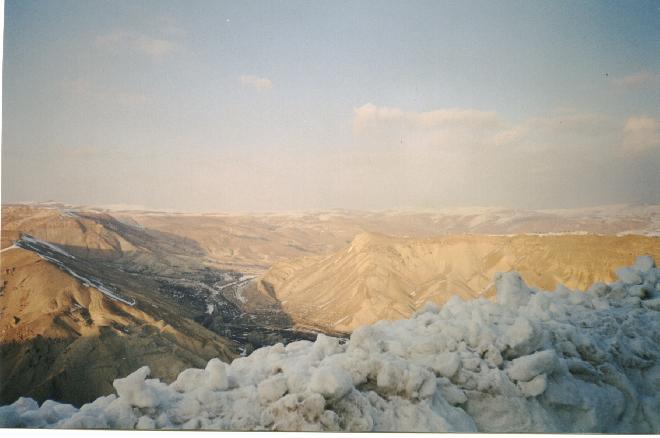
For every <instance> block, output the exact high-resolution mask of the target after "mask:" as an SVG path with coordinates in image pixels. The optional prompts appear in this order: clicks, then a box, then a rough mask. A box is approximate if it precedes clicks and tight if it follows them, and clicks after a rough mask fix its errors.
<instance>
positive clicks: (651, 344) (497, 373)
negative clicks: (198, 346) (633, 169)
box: [0, 257, 660, 433]
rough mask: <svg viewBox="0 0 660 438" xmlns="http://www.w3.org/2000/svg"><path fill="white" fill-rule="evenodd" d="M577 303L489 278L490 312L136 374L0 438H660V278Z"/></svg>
mask: <svg viewBox="0 0 660 438" xmlns="http://www.w3.org/2000/svg"><path fill="white" fill-rule="evenodd" d="M618 274H619V281H617V282H615V283H613V284H610V285H605V284H602V283H599V284H595V285H593V286H592V287H591V288H590V289H589V291H587V292H586V293H581V292H571V291H569V290H567V289H565V288H561V287H560V288H558V290H557V291H555V292H554V293H548V292H538V291H535V290H530V289H529V288H528V287H527V286H526V285H525V284H524V282H523V281H522V280H521V278H520V276H519V275H518V274H516V273H506V274H498V275H497V277H496V285H497V302H496V303H493V302H490V301H487V300H484V299H478V300H474V301H469V302H463V301H461V300H460V299H458V298H456V297H455V298H453V299H452V300H450V301H449V302H448V303H446V304H445V305H444V306H442V307H441V308H438V307H436V306H434V305H429V306H427V307H426V308H425V309H424V310H422V311H420V312H418V313H417V314H415V315H414V316H413V317H412V318H411V319H408V320H401V321H393V322H389V321H382V322H379V323H377V324H375V325H373V326H365V327H361V328H359V329H357V330H356V331H355V332H354V333H353V334H352V336H351V338H350V340H349V341H345V342H344V341H342V340H340V339H335V338H331V337H327V336H323V335H319V336H318V339H317V340H316V342H308V341H298V342H293V343H291V344H289V345H287V346H286V347H285V346H283V345H282V344H277V345H275V346H272V347H266V348H262V349H259V350H257V351H255V352H253V353H252V354H251V355H250V356H248V357H245V358H239V359H236V360H234V362H233V363H232V364H231V365H227V364H224V363H222V362H220V361H219V360H218V359H213V360H211V361H210V362H209V363H208V365H207V366H206V369H203V370H202V369H188V370H185V371H183V372H182V373H181V374H180V375H179V377H178V378H177V380H176V381H175V382H173V383H172V384H170V385H168V384H165V383H163V382H161V381H159V380H157V379H149V378H148V376H149V368H147V367H143V368H140V369H139V370H137V371H135V372H134V373H133V374H131V375H129V376H128V377H126V378H123V379H117V380H115V381H114V387H115V389H116V392H117V394H116V395H114V394H113V395H109V396H107V397H101V398H99V399H97V400H96V401H94V402H92V403H89V404H86V405H84V406H83V407H82V408H80V409H77V408H75V407H73V406H71V405H65V404H59V403H56V402H53V401H46V402H45V403H43V405H41V407H39V406H38V404H37V403H36V402H35V401H34V400H32V399H28V398H21V399H19V400H18V401H16V402H15V403H14V404H12V405H9V406H4V407H1V408H0V425H2V426H9V427H60V428H121V429H123V428H127V429H128V428H145V429H157V428H191V429H192V428H203V429H231V430H263V429H267V430H269V429H271V430H308V431H314V430H351V431H370V430H379V431H487V432H613V433H624V432H628V433H633V432H642V433H658V432H660V364H659V363H658V358H659V357H660V269H656V268H655V264H654V262H653V260H652V259H651V258H650V257H640V258H638V259H637V261H636V263H635V265H634V266H632V267H630V268H623V269H620V270H619V272H618Z"/></svg>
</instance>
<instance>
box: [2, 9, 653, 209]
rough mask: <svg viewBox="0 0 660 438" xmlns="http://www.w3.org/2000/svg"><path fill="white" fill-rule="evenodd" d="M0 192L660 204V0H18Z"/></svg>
mask: <svg viewBox="0 0 660 438" xmlns="http://www.w3.org/2000/svg"><path fill="white" fill-rule="evenodd" d="M4 19H5V25H4V26H5V27H4V52H3V84H2V93H3V95H2V103H3V113H2V202H3V203H11V202H23V201H49V200H54V201H60V202H65V203H72V204H86V205H90V204H93V205H108V204H130V205H139V206H145V207H148V208H154V209H167V210H179V211H274V210H311V209H331V208H344V209H361V210H378V209H395V208H424V209H428V208H442V207H453V206H502V207H512V208H571V207H586V206H594V205H604V204H615V203H658V202H660V171H659V170H658V169H660V0H655V1H644V0H636V1H605V0H598V1H572V0H571V1H561V0H557V1H526V0H525V1H523V0H521V1H440V0H433V1H416V0H406V1H384V0H377V1H341V0H340V1H332V2H331V1H274V0H273V1H261V0H260V1H240V2H235V1H231V2H230V1H216V0H213V1H195V0H187V1H167V0H157V1H140V0H131V1H119V0H113V1H101V0H81V1H78V0H50V1H43V0H42V1H33V0H20V1H16V0H6V1H5V17H4Z"/></svg>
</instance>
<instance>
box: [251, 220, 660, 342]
mask: <svg viewBox="0 0 660 438" xmlns="http://www.w3.org/2000/svg"><path fill="white" fill-rule="evenodd" d="M636 254H647V255H652V256H654V257H656V258H660V239H659V238H657V237H646V236H634V235H627V236H599V235H517V236H487V235H455V236H442V237H435V238H428V239H415V238H401V237H391V236H386V235H382V234H377V233H362V234H359V235H358V236H356V237H355V239H354V240H353V242H352V243H351V244H350V245H349V246H348V247H346V248H344V249H342V250H340V251H338V252H335V253H334V254H331V255H328V256H315V257H305V258H300V259H297V260H292V261H288V262H281V263H278V264H275V265H274V266H273V267H272V268H271V269H270V270H269V271H268V272H267V273H266V274H265V275H263V277H261V278H260V279H259V281H258V283H257V285H256V286H255V287H256V288H257V289H258V290H260V291H261V292H262V293H263V294H268V295H271V296H274V297H276V298H277V299H278V300H279V301H280V302H281V304H282V307H283V308H284V310H285V311H286V312H287V313H288V314H289V315H290V316H291V318H292V319H293V320H294V321H295V322H296V323H297V324H299V325H302V326H313V327H320V328H326V329H332V330H338V331H351V330H353V329H355V328H357V327H358V326H360V325H363V324H373V323H375V322H376V321H379V320H381V319H390V320H391V319H400V318H407V317H409V316H410V315H411V314H412V313H413V312H414V311H415V310H417V309H419V308H420V306H422V305H423V304H424V303H426V302H427V301H429V300H431V301H433V302H436V303H444V302H446V301H447V300H448V299H449V298H451V296H452V295H454V294H456V295H458V296H460V297H461V298H463V299H472V298H478V297H492V296H493V294H494V291H495V289H494V284H493V278H494V276H495V274H496V273H497V272H506V271H511V270H515V271H517V272H520V274H521V275H522V277H523V279H524V280H525V281H526V282H528V284H530V285H531V286H533V287H538V288H542V289H544V290H554V289H555V288H556V287H558V286H559V285H560V284H563V285H566V286H567V287H569V288H572V289H584V288H586V287H587V286H588V285H590V284H592V283H594V282H598V281H612V280H613V279H614V278H615V273H614V270H615V269H617V268H618V267H620V266H625V265H629V264H630V263H632V262H633V261H634V258H635V255H636Z"/></svg>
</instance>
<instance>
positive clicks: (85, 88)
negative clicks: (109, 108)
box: [62, 79, 149, 107]
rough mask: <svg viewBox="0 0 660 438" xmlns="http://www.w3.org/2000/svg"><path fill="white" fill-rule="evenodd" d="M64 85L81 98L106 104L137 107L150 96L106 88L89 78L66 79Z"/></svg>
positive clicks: (66, 89) (145, 102) (144, 102)
mask: <svg viewBox="0 0 660 438" xmlns="http://www.w3.org/2000/svg"><path fill="white" fill-rule="evenodd" d="M62 86H63V88H64V90H65V91H67V92H69V93H71V94H74V95H76V96H78V97H80V98H84V99H88V100H92V101H98V102H102V103H106V104H107V103H112V104H117V105H122V106H129V107H137V106H142V105H145V104H147V103H148V102H149V98H148V97H147V96H145V95H144V94H142V93H136V92H126V91H109V90H104V89H102V88H101V87H99V86H98V85H95V84H93V83H92V82H90V81H89V80H87V79H76V80H74V81H64V82H63V83H62Z"/></svg>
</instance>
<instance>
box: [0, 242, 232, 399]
mask: <svg viewBox="0 0 660 438" xmlns="http://www.w3.org/2000/svg"><path fill="white" fill-rule="evenodd" d="M0 260H1V265H2V267H1V271H0V273H1V275H0V284H1V285H2V292H1V294H0V333H1V342H0V353H1V356H2V366H1V367H0V400H1V401H2V402H10V401H11V400H15V399H16V398H17V397H18V396H20V395H26V394H28V395H31V396H32V397H35V398H37V399H45V398H54V399H56V400H66V401H68V402H72V403H74V404H80V403H84V402H86V401H89V400H93V399H94V398H96V397H98V396H99V395H100V394H104V393H106V392H107V391H108V390H111V388H112V381H113V379H115V378H116V377H117V376H120V375H122V374H123V373H126V372H130V371H131V370H132V369H133V368H135V367H136V366H140V365H142V364H144V363H149V364H150V366H152V367H153V369H154V373H155V374H157V375H160V376H162V378H163V379H165V380H171V379H174V378H175V377H176V376H177V374H178V373H179V372H180V371H181V370H182V369H185V368H187V367H190V366H199V365H200V364H203V363H205V362H206V361H208V360H209V359H210V358H213V357H220V358H221V359H223V360H226V361H229V360H231V359H232V358H233V357H235V355H234V353H232V352H231V351H232V349H233V348H234V347H233V346H232V345H231V343H230V342H228V341H226V340H225V339H224V338H222V337H220V336H218V335H216V334H214V333H212V332H210V331H208V330H206V329H204V328H203V327H201V326H199V325H198V324H196V323H193V322H192V321H190V320H188V319H187V318H185V317H181V316H178V315H177V314H176V309H170V310H167V309H162V308H161V309H160V310H161V312H163V313H161V314H160V315H156V314H152V312H151V311H146V310H145V309H149V308H150V307H149V305H148V304H149V303H148V302H147V301H146V300H147V297H146V296H144V295H143V296H141V297H140V299H139V302H138V305H136V306H129V305H126V304H123V303H121V302H119V301H114V300H111V299H109V298H108V297H107V296H105V295H104V294H102V293H101V292H100V291H98V290H97V289H95V288H93V287H87V286H85V285H83V284H82V283H81V282H80V281H79V280H78V279H76V278H74V277H73V276H71V275H69V274H68V273H67V272H65V271H63V270H61V269H59V268H58V267H57V266H56V265H54V264H52V263H51V262H49V261H47V260H44V259H42V258H41V257H40V256H39V255H38V254H36V253H34V252H32V251H29V250H25V249H22V248H18V247H8V248H5V249H4V250H3V251H2V254H1V258H0ZM165 312H166V313H167V315H169V316H164V315H165Z"/></svg>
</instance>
